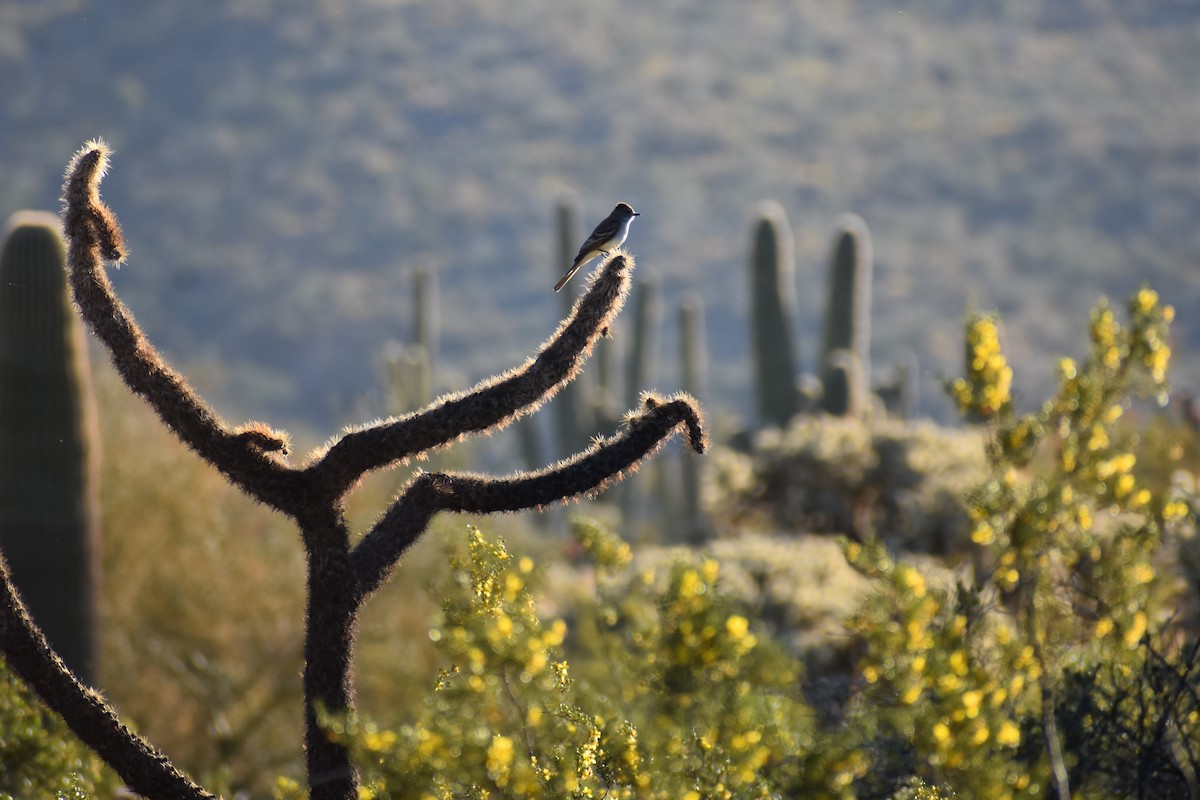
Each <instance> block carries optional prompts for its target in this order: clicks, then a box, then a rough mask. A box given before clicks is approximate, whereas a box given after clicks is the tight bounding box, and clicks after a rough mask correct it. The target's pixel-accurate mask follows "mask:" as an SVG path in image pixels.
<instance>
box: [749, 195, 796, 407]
mask: <svg viewBox="0 0 1200 800" xmlns="http://www.w3.org/2000/svg"><path fill="white" fill-rule="evenodd" d="M795 264H796V259H795V255H794V252H793V249H792V231H791V227H790V226H789V225H788V221H787V216H786V214H785V213H784V211H783V207H782V206H780V205H779V204H778V203H775V202H769V201H768V202H764V203H761V204H760V205H759V207H758V221H757V222H756V223H755V226H754V240H753V246H752V251H751V256H750V294H751V304H752V305H751V309H750V315H751V318H750V323H751V327H752V329H753V342H752V345H753V348H754V368H755V376H756V381H755V385H756V387H757V398H758V422H759V424H760V425H778V426H784V425H786V424H787V423H788V421H789V420H790V419H791V418H792V417H793V416H794V415H795V413H796V411H797V410H798V408H797V402H796V386H795V376H796V355H795V350H794V342H793V338H792V337H793V332H792V328H793V326H794V324H795V319H796V295H795V290H794V288H793V287H794V286H795V271H796V266H795Z"/></svg>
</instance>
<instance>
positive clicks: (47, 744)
mask: <svg viewBox="0 0 1200 800" xmlns="http://www.w3.org/2000/svg"><path fill="white" fill-rule="evenodd" d="M119 786H120V781H119V780H117V777H116V775H114V774H113V773H112V772H111V771H110V770H107V769H106V768H105V767H104V766H103V765H102V763H101V762H100V759H99V758H97V757H96V755H95V754H93V753H92V752H91V751H89V750H88V749H87V748H86V747H84V746H83V744H81V743H80V742H79V740H78V739H76V738H75V737H74V736H73V735H72V734H71V733H70V731H68V730H67V727H66V725H64V724H63V723H62V721H61V720H60V719H58V717H56V716H55V715H53V714H51V713H50V712H49V711H47V710H46V709H45V707H44V706H42V704H41V702H40V701H39V700H38V699H37V698H36V697H34V696H33V694H32V693H31V692H30V691H29V690H28V689H27V688H25V685H24V684H23V683H22V682H21V681H20V680H19V679H18V678H17V677H16V676H15V675H13V674H12V673H11V672H9V670H8V666H7V665H6V664H5V663H4V661H3V660H0V800H24V798H33V797H58V798H61V800H88V798H92V797H112V796H114V793H115V791H116V789H117V788H118V787H119Z"/></svg>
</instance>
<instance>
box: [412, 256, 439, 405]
mask: <svg viewBox="0 0 1200 800" xmlns="http://www.w3.org/2000/svg"><path fill="white" fill-rule="evenodd" d="M439 306H440V304H439V302H438V280H437V270H436V269H434V268H433V267H418V268H417V270H416V272H415V273H414V274H413V343H414V344H416V345H417V346H418V347H422V348H424V350H425V355H426V358H427V360H428V363H429V373H430V376H431V382H432V375H433V374H434V370H435V369H436V368H437V360H438V341H439V339H440V338H441V327H440V324H439V321H440V318H439ZM430 399H431V400H432V399H433V398H432V397H431V398H430Z"/></svg>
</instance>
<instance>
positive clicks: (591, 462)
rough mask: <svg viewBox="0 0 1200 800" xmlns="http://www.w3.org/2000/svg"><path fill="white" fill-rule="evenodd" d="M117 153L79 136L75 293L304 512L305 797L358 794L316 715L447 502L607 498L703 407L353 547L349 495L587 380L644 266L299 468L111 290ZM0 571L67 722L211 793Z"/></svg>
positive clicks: (258, 491) (468, 489)
mask: <svg viewBox="0 0 1200 800" xmlns="http://www.w3.org/2000/svg"><path fill="white" fill-rule="evenodd" d="M107 156H108V149H107V146H106V145H104V143H103V142H89V143H88V144H86V145H84V147H83V149H82V150H80V151H79V152H78V153H77V154H76V156H75V158H74V159H73V160H72V161H71V164H70V166H69V167H68V169H67V177H66V183H65V184H64V187H63V203H64V206H63V220H64V227H65V232H66V235H67V239H68V242H69V251H68V268H69V273H70V275H69V281H70V284H71V288H72V292H73V294H74V297H75V302H76V303H77V304H78V306H79V308H80V311H81V312H82V314H83V317H84V319H85V321H86V322H87V323H88V324H89V325H90V326H91V328H92V330H93V331H95V333H96V335H97V336H98V337H99V338H100V340H101V342H103V344H104V345H105V347H107V348H108V350H109V353H110V354H111V356H112V360H113V363H114V364H115V365H116V367H117V371H118V372H119V373H120V375H121V377H122V379H123V380H124V381H125V383H126V384H127V385H128V386H129V387H130V389H132V390H133V391H134V392H136V393H137V394H139V395H141V396H143V397H144V398H145V399H146V400H147V402H149V404H150V406H151V407H152V408H154V410H155V411H156V412H157V413H158V415H159V417H160V418H161V419H162V420H163V422H164V423H165V424H166V425H167V427H169V428H170V429H171V430H172V431H174V432H175V434H176V435H177V436H178V437H179V438H180V439H181V440H183V442H184V443H186V444H187V445H188V446H189V447H191V448H192V449H193V450H195V451H196V452H197V453H198V454H199V455H200V456H201V457H203V458H204V459H206V460H207V461H209V462H210V463H211V464H213V465H214V466H215V467H216V468H217V469H219V470H221V471H222V472H223V473H225V474H226V475H227V476H228V477H229V478H230V479H231V480H232V481H233V482H234V483H235V484H237V485H238V486H240V487H241V488H242V489H243V490H245V491H246V492H247V493H248V494H250V495H251V496H253V497H255V498H257V499H259V500H261V501H263V502H264V503H266V504H268V505H270V506H273V507H274V508H276V509H278V510H280V511H283V512H284V513H286V514H288V515H290V516H291V517H293V518H294V519H295V520H296V523H297V524H298V526H299V528H300V533H301V539H302V541H303V543H304V548H305V553H306V556H307V561H308V585H307V589H308V608H307V620H306V626H305V645H304V660H305V665H304V702H305V725H306V731H305V749H306V759H307V767H308V780H309V789H310V792H311V794H310V796H311V797H312V798H313V800H323V798H330V799H331V800H332V799H333V798H337V800H353V798H356V797H357V796H358V779H357V775H356V773H355V770H354V765H353V763H352V762H351V759H350V754H349V752H348V751H347V750H346V748H345V746H344V745H343V744H342V743H340V742H338V741H337V740H335V739H332V738H330V737H329V736H328V735H327V732H326V731H325V730H324V729H323V728H322V727H321V725H320V722H319V716H320V715H319V713H318V710H319V709H322V708H324V709H325V710H328V711H331V712H352V711H353V710H354V683H353V643H354V633H355V626H356V621H357V617H358V611H359V609H360V608H361V605H362V603H363V601H364V600H365V599H366V598H367V597H368V596H369V595H370V594H371V592H372V591H373V590H374V589H375V588H377V587H378V586H379V584H380V583H382V581H383V580H384V579H385V578H386V577H387V575H388V574H389V572H390V571H391V569H392V567H393V566H394V565H395V563H396V562H397V560H398V559H399V558H400V557H401V556H402V555H403V554H404V552H405V551H406V550H407V548H408V547H409V546H411V545H412V543H413V542H415V541H416V540H417V539H418V538H420V536H421V534H422V533H423V532H424V531H425V529H426V527H427V526H428V524H429V520H430V519H431V518H432V517H433V516H434V515H435V514H436V513H437V512H439V511H443V510H445V511H465V512H470V513H475V514H489V513H498V512H507V511H517V510H520V509H524V508H537V507H540V506H544V505H546V504H548V503H553V502H558V501H562V500H566V499H569V498H572V497H577V496H580V495H584V494H587V493H589V492H595V491H598V490H599V489H601V488H603V487H604V486H605V485H607V484H608V483H610V482H612V481H614V480H616V479H618V478H619V477H621V476H622V475H624V474H626V473H628V472H630V471H632V470H634V469H636V467H637V464H638V463H639V462H640V461H641V460H642V459H644V458H646V457H647V456H649V455H650V454H652V453H653V452H654V451H655V450H657V449H658V448H659V447H660V446H662V444H663V443H664V442H665V441H666V440H667V439H668V438H670V436H671V435H672V434H673V433H674V432H675V431H676V430H678V429H679V428H680V427H682V428H684V429H685V430H686V431H687V435H688V439H689V442H690V444H691V447H692V449H693V450H695V451H697V452H703V451H704V449H705V447H706V445H707V442H706V440H705V433H704V427H703V421H702V419H701V416H700V411H699V408H698V406H697V405H696V402H695V401H694V400H693V399H692V398H690V397H688V396H686V395H681V396H679V397H675V398H670V399H669V400H664V399H662V398H659V397H656V396H654V395H647V396H645V397H644V398H643V406H644V407H643V409H642V410H641V411H640V412H638V413H635V414H631V415H630V416H629V417H628V419H627V422H628V426H627V429H626V430H625V431H624V432H622V433H620V434H619V435H617V436H614V437H612V438H610V439H607V440H603V441H599V442H597V443H595V444H594V445H593V446H592V447H591V448H589V449H588V450H586V451H585V452H583V453H581V454H579V455H578V456H575V457H574V458H571V459H569V460H567V461H565V462H563V463H561V464H559V465H557V466H555V467H551V468H549V469H546V470H543V471H541V472H535V473H527V474H519V475H515V476H512V477H509V478H488V477H484V476H476V475H465V474H462V475H437V474H429V475H422V476H420V477H418V478H416V479H415V480H414V481H413V482H412V483H411V484H410V486H409V487H408V489H407V490H406V491H405V492H404V494H403V495H401V497H399V498H398V499H397V500H396V501H395V502H394V503H393V505H392V507H391V509H390V510H389V511H388V512H387V513H386V514H385V515H384V516H383V518H382V519H381V520H380V521H379V522H378V523H377V524H376V525H375V527H374V528H373V529H372V530H371V531H369V532H368V533H367V535H366V536H365V537H364V538H363V540H362V541H361V542H360V543H359V544H358V546H357V547H355V548H353V549H351V547H350V530H349V528H348V526H347V524H346V520H345V514H344V498H345V495H346V494H347V493H348V492H349V491H350V490H351V489H353V488H354V486H355V485H356V484H357V483H358V481H359V480H360V479H361V478H362V476H363V475H364V474H365V473H367V472H369V471H371V470H375V469H379V468H381V467H385V466H387V465H389V464H392V463H395V462H397V461H403V460H405V459H407V458H410V457H413V456H416V455H419V454H421V453H424V452H427V451H429V450H431V449H434V448H438V447H443V446H446V445H448V444H451V443H453V442H455V441H458V440H460V439H462V438H465V437H466V436H468V435H470V434H472V433H480V432H484V431H491V430H496V429H499V428H502V427H504V426H506V425H508V424H509V423H511V422H512V421H513V420H515V419H517V418H518V417H520V416H522V415H525V414H529V413H532V412H533V411H535V410H536V409H537V408H538V407H539V406H540V405H541V404H542V403H543V402H545V401H546V400H547V399H549V398H550V397H552V396H553V395H554V394H555V393H556V392H558V391H559V390H560V389H561V388H562V387H563V386H564V385H565V384H566V383H568V382H569V381H570V380H572V379H573V378H575V377H576V376H577V375H578V374H579V372H580V370H581V369H582V366H583V362H584V360H585V359H586V358H587V357H588V356H589V355H590V354H591V352H592V348H593V346H594V345H595V343H596V341H597V340H598V339H600V337H602V336H604V335H605V334H607V332H608V331H609V329H610V327H611V326H612V324H613V321H614V319H615V317H616V315H617V313H618V312H619V311H620V309H621V307H622V306H623V305H624V302H625V298H626V296H627V295H628V293H629V281H630V279H629V273H630V271H631V270H632V269H633V259H632V258H630V257H629V256H627V255H625V254H624V253H619V252H618V253H616V254H614V255H612V256H610V257H608V258H607V259H606V260H605V261H604V262H602V263H601V265H600V268H599V269H598V270H597V271H596V273H595V278H594V279H593V280H592V283H591V285H590V286H589V287H588V289H587V291H586V292H585V293H584V295H583V296H582V297H581V298H580V300H579V301H578V302H577V303H576V304H575V306H574V308H573V309H572V311H571V314H570V316H569V317H568V318H567V319H566V320H565V321H564V322H563V323H562V324H561V325H560V326H559V328H558V329H557V330H556V331H555V333H554V335H553V336H551V338H550V339H549V340H548V341H547V342H546V344H544V345H543V346H542V348H541V350H540V351H539V352H538V354H537V356H536V357H535V358H532V359H529V360H528V361H527V362H526V363H525V364H523V365H521V366H520V367H518V368H516V369H513V370H510V371H509V372H507V373H504V374H502V375H499V376H497V377H495V378H491V379H488V380H485V381H482V382H480V383H479V384H478V385H476V386H475V387H474V388H472V389H470V390H468V391H466V392H461V393H458V394H454V395H448V396H446V397H443V398H441V399H439V400H437V401H436V402H434V403H432V404H431V405H429V406H428V407H426V408H425V409H423V410H421V411H419V412H417V413H414V414H410V415H408V416H405V417H401V418H396V419H389V420H385V421H383V422H379V423H376V424H373V425H369V426H365V427H363V428H360V429H357V430H351V431H349V432H347V433H345V434H344V435H343V436H341V437H340V438H338V439H335V440H334V441H333V442H332V443H331V444H330V446H329V447H328V448H327V449H326V450H325V451H324V452H323V453H321V454H319V455H317V456H315V457H314V458H313V459H312V460H311V461H310V462H309V463H308V464H306V465H305V466H303V467H299V468H297V467H292V466H290V465H288V464H287V463H286V462H285V461H284V460H283V456H284V455H286V454H287V452H288V447H289V442H288V438H287V435H286V434H284V433H281V432H279V431H276V430H274V429H273V428H271V427H270V426H269V425H267V424H265V423H262V422H248V423H246V424H244V425H241V426H238V427H230V426H228V425H226V424H225V423H224V422H223V421H222V420H221V419H220V418H219V417H218V416H217V414H216V413H215V412H214V411H213V410H212V409H211V408H210V407H209V406H208V405H207V404H206V403H205V402H204V400H203V399H202V398H201V397H200V396H199V395H198V394H197V393H196V392H195V391H194V390H193V389H192V388H191V387H190V386H189V385H188V383H187V381H186V380H185V379H184V378H183V377H182V376H181V375H179V374H178V373H176V372H175V371H173V370H172V369H171V368H170V367H169V366H168V365H167V364H166V362H165V361H164V359H163V358H162V356H161V355H160V354H159V353H158V352H157V351H156V350H155V349H154V347H153V346H152V345H151V344H150V343H149V342H148V341H147V340H146V337H145V336H144V335H143V334H142V332H141V330H139V328H138V326H137V323H136V322H135V321H134V319H133V317H132V315H131V314H130V313H129V311H128V310H127V309H126V308H125V306H124V305H123V304H122V303H121V301H120V300H119V299H118V298H117V297H116V295H115V293H114V292H113V288H112V284H111V283H110V282H109V280H108V277H107V275H106V274H105V271H104V267H105V262H111V261H120V260H121V259H123V258H124V254H125V247H124V244H123V242H122V240H121V233H120V226H119V225H118V224H117V221H116V218H115V216H113V214H112V212H111V211H109V209H108V208H107V207H106V206H105V205H104V203H103V202H102V201H101V200H100V195H99V183H100V178H101V177H102V176H103V174H104V170H105V167H106V163H107ZM0 579H2V581H0V582H3V587H0V588H2V589H3V590H4V592H6V593H7V594H6V595H5V597H3V598H0V604H2V606H3V607H2V608H0V636H2V639H0V646H3V648H4V652H5V653H6V654H9V658H10V659H11V660H13V662H14V665H15V666H16V667H17V669H18V672H19V673H20V674H21V675H22V677H23V678H24V679H25V680H26V681H27V682H28V683H29V684H30V685H31V686H32V687H33V688H34V689H35V690H36V691H37V692H38V694H40V695H41V696H42V698H43V699H45V700H46V702H47V703H48V704H50V706H51V707H52V708H54V709H55V710H56V711H58V713H59V714H61V715H62V716H63V718H64V719H65V720H66V721H67V723H68V725H70V727H71V728H72V730H74V731H75V732H76V733H78V734H79V736H80V737H81V738H82V739H83V740H84V741H85V742H86V743H87V744H88V745H89V746H91V747H92V748H93V749H95V750H96V752H97V753H98V754H100V756H101V757H103V758H104V759H105V760H106V761H108V762H109V763H110V764H112V765H113V766H114V767H115V768H116V769H117V771H118V772H119V773H120V774H121V775H122V777H125V779H126V780H127V781H128V782H129V784H130V787H131V788H133V789H135V790H136V791H138V792H141V793H143V794H146V795H147V796H149V797H154V798H159V797H162V798H176V797H188V798H191V797H208V796H209V795H206V794H205V793H204V792H203V790H202V789H199V788H198V787H196V786H194V785H192V784H191V783H190V782H188V781H187V779H186V778H185V777H183V776H182V775H181V774H180V773H179V772H178V771H176V770H175V769H174V768H173V767H172V766H171V765H170V763H169V762H167V761H166V759H165V758H164V757H163V756H161V755H160V754H158V753H157V752H155V751H154V750H153V749H151V748H150V747H149V745H147V744H145V743H144V742H142V741H141V740H140V739H138V738H137V737H136V736H134V735H133V734H131V733H129V731H128V730H126V729H125V728H124V727H123V726H121V724H120V722H119V721H118V720H117V718H116V716H115V714H114V713H113V712H112V710H111V709H110V708H108V707H107V706H105V705H104V703H103V701H102V700H101V699H100V698H99V697H98V696H97V695H95V694H94V693H91V692H89V691H88V690H87V689H86V688H85V687H83V686H82V685H80V684H79V683H78V681H76V680H75V679H74V677H73V676H71V675H70V673H69V672H68V671H67V670H66V669H65V667H63V665H62V663H61V661H59V660H58V659H57V657H56V656H55V655H54V654H53V653H52V652H51V651H50V650H49V648H48V646H47V645H46V643H45V640H44V638H43V637H41V634H40V632H39V631H38V630H37V628H36V626H34V625H33V623H32V621H30V620H29V618H28V615H26V614H24V612H22V611H21V606H20V601H19V599H18V598H17V597H16V595H15V594H14V593H13V592H12V591H11V587H10V586H9V585H8V583H7V576H6V575H3V574H0Z"/></svg>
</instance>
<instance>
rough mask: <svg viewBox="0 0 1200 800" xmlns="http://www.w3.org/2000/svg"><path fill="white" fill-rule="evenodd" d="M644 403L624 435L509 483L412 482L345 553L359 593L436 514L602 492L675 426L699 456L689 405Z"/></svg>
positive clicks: (502, 509) (482, 479)
mask: <svg viewBox="0 0 1200 800" xmlns="http://www.w3.org/2000/svg"><path fill="white" fill-rule="evenodd" d="M643 403H644V406H645V407H644V409H643V410H642V411H641V412H640V413H636V414H630V415H629V417H628V418H627V427H626V430H624V431H622V432H621V433H618V434H617V435H615V436H612V437H610V438H608V439H604V440H601V441H598V442H596V443H595V444H593V445H592V446H591V447H590V448H588V449H587V450H585V451H584V452H582V453H579V454H578V455H576V456H574V457H573V458H570V459H568V460H567V461H564V462H562V463H560V464H557V465H555V466H553V467H550V468H547V469H545V470H542V471H540V472H534V473H519V474H517V475H514V476H512V477H508V478H493V477H490V476H485V475H473V474H467V473H425V474H423V475H421V476H419V477H417V478H416V479H415V480H414V481H413V482H412V483H411V484H410V485H409V487H408V489H407V490H405V492H404V493H403V494H402V495H401V496H400V497H399V498H398V499H397V500H396V501H395V502H394V503H393V504H392V507H391V509H389V510H388V512H387V513H386V514H385V515H384V516H383V518H382V519H380V520H379V522H377V523H376V524H375V526H374V527H373V528H372V529H371V531H370V532H369V533H368V534H367V535H366V536H365V537H363V540H362V541H361V542H360V543H359V544H358V546H357V547H355V548H354V550H353V551H352V553H351V560H352V563H353V566H354V574H355V577H356V579H357V581H358V586H359V592H360V593H361V595H363V596H365V595H368V594H370V593H371V592H373V591H374V590H375V589H376V588H378V587H379V585H380V584H381V583H382V582H383V581H384V580H385V579H386V578H387V575H388V573H389V572H390V571H391V569H392V566H393V565H394V564H395V563H396V561H397V560H399V558H400V557H401V556H402V555H404V552H405V551H406V550H407V549H408V548H409V547H411V546H412V544H413V543H414V542H416V540H417V539H418V538H419V537H420V536H421V534H422V533H423V532H424V530H425V528H426V526H427V525H428V524H429V521H430V520H431V519H432V518H433V516H434V514H436V513H437V512H439V511H459V512H466V513H470V514H496V513H507V512H513V511H522V510H525V509H532V508H541V507H543V506H546V505H548V504H550V503H556V502H559V501H562V500H568V499H570V498H573V497H578V496H580V495H586V494H592V493H596V492H600V491H602V490H603V489H604V488H606V487H607V486H608V485H609V484H611V483H613V482H614V481H617V480H620V479H621V478H622V477H623V476H624V475H626V474H628V473H629V472H631V471H634V470H636V468H637V465H638V463H639V462H640V461H642V460H643V459H645V458H647V457H649V456H651V455H653V454H654V453H655V452H656V451H657V450H658V449H659V448H660V447H662V446H663V444H665V443H666V440H667V439H668V438H669V437H670V436H671V434H672V433H674V432H675V431H676V430H677V429H679V428H680V427H683V428H684V429H685V430H686V433H687V436H688V443H689V445H690V446H691V448H692V449H693V450H694V451H695V452H697V453H703V452H704V450H705V449H706V448H707V445H708V443H707V438H706V435H705V431H704V422H703V418H702V416H701V412H700V409H699V406H698V405H697V403H696V401H695V400H694V399H692V398H691V397H689V396H687V395H679V396H677V397H676V398H675V399H673V400H670V401H666V400H663V399H662V398H659V397H657V396H655V395H646V396H644V398H643Z"/></svg>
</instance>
